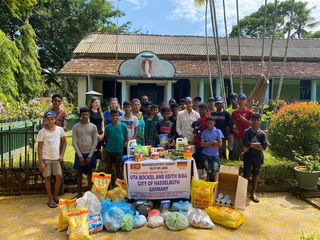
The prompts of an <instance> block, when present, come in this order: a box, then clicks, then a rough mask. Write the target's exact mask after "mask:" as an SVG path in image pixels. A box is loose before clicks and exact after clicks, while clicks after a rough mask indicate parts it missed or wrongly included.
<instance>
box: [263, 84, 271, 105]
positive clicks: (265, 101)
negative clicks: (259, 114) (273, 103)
mask: <svg viewBox="0 0 320 240" xmlns="http://www.w3.org/2000/svg"><path fill="white" fill-rule="evenodd" d="M269 91H270V85H269V86H268V88H267V89H266V95H265V96H264V104H269V101H270V98H269Z"/></svg>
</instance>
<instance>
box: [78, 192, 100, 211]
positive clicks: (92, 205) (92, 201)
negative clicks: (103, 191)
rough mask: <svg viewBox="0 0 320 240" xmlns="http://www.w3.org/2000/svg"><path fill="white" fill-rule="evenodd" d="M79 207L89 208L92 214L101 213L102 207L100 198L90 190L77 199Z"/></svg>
mask: <svg viewBox="0 0 320 240" xmlns="http://www.w3.org/2000/svg"><path fill="white" fill-rule="evenodd" d="M77 208H88V210H89V215H90V216H96V215H100V213H101V209H102V207H101V203H100V201H99V199H98V198H97V196H96V195H94V194H93V193H92V192H90V191H87V192H85V194H84V195H83V196H82V197H81V198H78V199H77Z"/></svg>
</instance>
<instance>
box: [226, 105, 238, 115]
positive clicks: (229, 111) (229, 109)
mask: <svg viewBox="0 0 320 240" xmlns="http://www.w3.org/2000/svg"><path fill="white" fill-rule="evenodd" d="M235 110H237V109H234V108H232V106H231V107H229V108H227V110H226V111H227V112H228V113H229V114H230V116H231V114H232V113H233V112H234V111H235Z"/></svg>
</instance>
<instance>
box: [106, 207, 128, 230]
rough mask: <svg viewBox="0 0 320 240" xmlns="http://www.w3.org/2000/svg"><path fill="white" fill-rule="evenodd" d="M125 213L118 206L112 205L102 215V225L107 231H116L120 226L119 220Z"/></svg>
mask: <svg viewBox="0 0 320 240" xmlns="http://www.w3.org/2000/svg"><path fill="white" fill-rule="evenodd" d="M124 215H125V213H124V212H123V211H122V210H121V209H120V208H118V207H112V208H110V209H109V210H108V212H107V213H106V214H104V215H103V216H102V218H103V226H104V227H105V228H106V230H107V231H108V232H116V231H118V230H119V229H120V227H121V225H120V224H121V221H122V218H123V217H124Z"/></svg>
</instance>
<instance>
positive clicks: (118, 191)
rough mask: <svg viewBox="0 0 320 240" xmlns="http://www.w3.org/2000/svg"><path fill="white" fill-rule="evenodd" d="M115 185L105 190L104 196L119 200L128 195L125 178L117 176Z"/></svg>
mask: <svg viewBox="0 0 320 240" xmlns="http://www.w3.org/2000/svg"><path fill="white" fill-rule="evenodd" d="M116 185H117V187H115V188H114V189H112V190H110V191H108V192H107V195H106V198H108V199H111V200H112V201H121V200H123V199H124V198H125V197H126V196H127V195H128V188H127V183H126V181H125V180H121V179H119V178H117V180H116Z"/></svg>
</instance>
